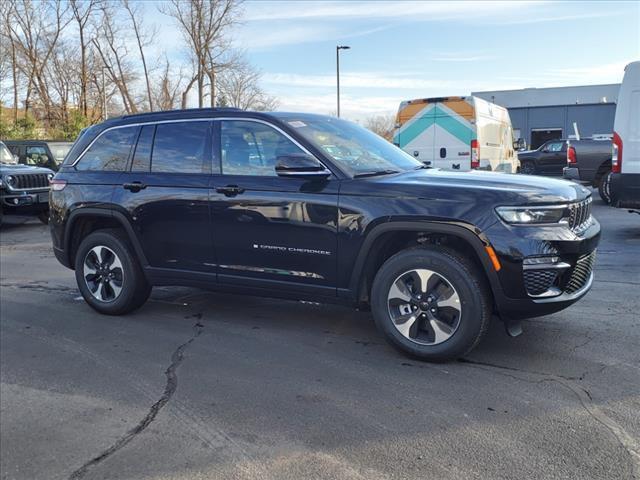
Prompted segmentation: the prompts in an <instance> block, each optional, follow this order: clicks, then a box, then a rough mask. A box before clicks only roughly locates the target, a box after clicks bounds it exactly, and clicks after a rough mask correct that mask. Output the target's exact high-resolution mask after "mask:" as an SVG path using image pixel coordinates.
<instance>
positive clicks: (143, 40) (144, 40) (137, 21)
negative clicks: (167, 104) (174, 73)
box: [122, 0, 155, 111]
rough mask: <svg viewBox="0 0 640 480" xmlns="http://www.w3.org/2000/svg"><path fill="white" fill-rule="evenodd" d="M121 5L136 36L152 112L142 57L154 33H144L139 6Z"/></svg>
mask: <svg viewBox="0 0 640 480" xmlns="http://www.w3.org/2000/svg"><path fill="white" fill-rule="evenodd" d="M122 5H123V6H124V8H125V10H126V11H127V13H128V14H129V20H130V21H131V25H132V26H133V31H134V33H135V35H136V42H137V44H138V50H139V51H140V59H141V60H142V69H143V71H144V80H145V84H146V86H147V101H148V102H149V110H151V111H153V95H152V94H151V81H150V80H149V69H148V68H147V61H146V59H145V56H144V47H146V46H148V45H149V44H150V43H152V42H153V39H154V38H155V31H145V29H144V27H143V24H142V12H141V11H140V4H135V5H133V6H132V5H131V3H130V2H129V0H122Z"/></svg>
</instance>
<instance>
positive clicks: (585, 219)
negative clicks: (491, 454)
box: [50, 109, 600, 360]
mask: <svg viewBox="0 0 640 480" xmlns="http://www.w3.org/2000/svg"><path fill="white" fill-rule="evenodd" d="M50 207H51V233H52V237H53V244H54V250H55V254H56V256H57V258H58V259H59V261H60V262H62V264H64V265H65V266H67V267H69V268H72V269H75V272H76V279H77V281H78V286H79V288H80V291H81V292H82V295H83V296H84V298H85V299H86V301H87V302H88V303H89V305H91V306H92V307H93V308H94V309H96V310H98V311H100V312H102V313H106V314H113V315H117V314H123V313H126V312H130V311H131V310H133V309H135V308H138V307H140V306H141V305H142V304H143V303H144V302H145V300H146V299H147V298H148V296H149V292H150V291H151V287H152V286H153V285H192V286H198V287H204V288H211V289H216V290H222V291H228V292H235V293H244V294H252V295H253V294H255V295H265V296H273V297H281V298H290V299H302V300H311V301H316V302H337V303H345V304H349V305H353V306H370V308H371V310H372V312H373V317H374V319H375V323H376V325H377V326H378V328H379V329H380V330H381V331H382V332H384V334H385V335H386V337H387V338H388V339H389V341H390V342H391V343H392V344H393V345H395V346H396V347H399V348H400V349H401V350H403V351H405V352H407V353H409V354H412V355H415V356H418V357H421V358H424V359H428V360H445V359H450V358H455V357H458V356H461V355H464V354H465V353H466V352H468V351H469V350H470V349H471V348H473V347H474V346H475V345H476V344H477V343H478V342H479V340H480V338H481V337H482V335H483V334H484V333H485V331H486V330H487V326H488V324H489V320H490V318H491V317H492V316H493V315H495V316H498V317H500V318H501V319H502V320H503V321H504V322H505V323H506V325H507V327H508V330H509V331H510V332H511V333H512V334H515V333H518V331H519V320H520V319H522V318H527V317H533V316H539V315H544V314H549V313H553V312H557V311H559V310H561V309H563V308H566V307H568V306H569V305H571V304H572V303H574V302H575V301H577V300H578V299H579V298H580V297H582V296H583V295H584V294H585V293H586V292H587V291H588V290H589V288H590V287H591V283H592V280H593V274H592V266H593V262H594V259H595V249H596V246H597V244H598V240H599V236H600V226H599V224H598V222H597V221H596V220H595V219H594V218H593V217H592V216H591V211H590V210H591V197H590V194H589V192H588V191H587V190H586V189H584V188H583V187H581V186H579V185H577V184H573V183H569V182H566V181H563V180H550V179H546V178H540V177H530V176H519V175H507V174H497V173H491V172H478V171H474V172H467V173H454V172H445V171H440V170H428V169H425V168H424V166H423V165H422V164H421V163H420V162H418V161H417V160H415V159H413V158H412V157H411V156H409V155H407V154H405V153H404V152H402V151H401V150H400V149H398V148H396V147H394V146H393V145H391V144H390V143H388V142H387V141H385V140H383V139H382V138H380V137H378V136H376V135H374V134H372V133H370V132H369V131H367V130H365V129H364V128H361V127H359V126H358V125H355V124H353V123H350V122H346V121H343V120H339V119H336V118H331V117H325V116H319V115H309V114H296V113H268V114H267V113H256V112H243V111H239V110H230V109H216V110H211V109H200V110H187V111H173V112H161V113H151V114H141V115H134V116H127V117H122V118H117V119H112V120H109V121H107V122H105V123H103V124H100V125H97V126H94V127H91V128H90V129H88V130H87V131H86V132H84V134H83V135H81V137H80V138H79V140H78V141H77V142H76V144H75V145H74V147H73V149H72V151H71V152H70V153H69V155H68V156H67V158H66V160H65V162H64V164H63V166H62V167H61V169H60V171H59V172H58V174H57V175H56V177H55V178H54V180H53V182H52V193H51V199H50Z"/></svg>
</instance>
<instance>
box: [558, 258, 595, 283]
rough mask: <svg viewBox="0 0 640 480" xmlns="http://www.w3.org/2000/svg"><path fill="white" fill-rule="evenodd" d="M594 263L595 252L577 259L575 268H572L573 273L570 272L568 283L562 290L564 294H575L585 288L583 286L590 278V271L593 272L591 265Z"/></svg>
mask: <svg viewBox="0 0 640 480" xmlns="http://www.w3.org/2000/svg"><path fill="white" fill-rule="evenodd" d="M595 261H596V251H595V250H594V251H593V252H591V253H590V254H589V255H585V256H583V257H580V258H579V259H578V261H577V263H576V266H575V267H573V271H572V272H571V277H570V278H569V282H567V286H566V288H565V289H564V291H565V292H566V293H574V292H577V291H578V290H580V289H581V288H582V287H584V286H585V284H586V283H587V281H588V280H589V277H590V276H591V271H592V270H593V264H594V263H595Z"/></svg>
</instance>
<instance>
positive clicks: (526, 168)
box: [520, 161, 536, 175]
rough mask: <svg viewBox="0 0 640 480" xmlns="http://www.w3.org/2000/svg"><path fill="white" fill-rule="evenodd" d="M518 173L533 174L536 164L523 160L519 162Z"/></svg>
mask: <svg viewBox="0 0 640 480" xmlns="http://www.w3.org/2000/svg"><path fill="white" fill-rule="evenodd" d="M520 173H522V174H524V175H535V174H536V165H535V163H533V162H527V161H523V162H522V163H521V164H520Z"/></svg>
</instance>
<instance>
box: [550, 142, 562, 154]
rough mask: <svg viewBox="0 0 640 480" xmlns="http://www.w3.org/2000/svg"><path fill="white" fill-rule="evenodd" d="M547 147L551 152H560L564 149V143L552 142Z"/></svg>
mask: <svg viewBox="0 0 640 480" xmlns="http://www.w3.org/2000/svg"><path fill="white" fill-rule="evenodd" d="M547 149H548V150H549V151H550V152H560V151H562V143H558V142H556V143H550V144H549V146H548V147H547Z"/></svg>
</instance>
